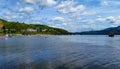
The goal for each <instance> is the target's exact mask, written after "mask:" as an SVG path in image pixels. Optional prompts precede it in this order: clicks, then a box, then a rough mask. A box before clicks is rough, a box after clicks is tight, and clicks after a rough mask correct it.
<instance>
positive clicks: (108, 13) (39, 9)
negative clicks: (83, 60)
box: [0, 0, 120, 32]
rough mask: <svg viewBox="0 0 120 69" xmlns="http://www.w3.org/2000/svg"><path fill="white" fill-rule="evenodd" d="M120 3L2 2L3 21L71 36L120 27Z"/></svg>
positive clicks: (86, 0) (89, 0)
mask: <svg viewBox="0 0 120 69" xmlns="http://www.w3.org/2000/svg"><path fill="white" fill-rule="evenodd" d="M119 8H120V0H0V18H2V19H5V20H8V21H18V22H25V23H28V24H45V25H49V26H52V27H59V28H63V29H66V30H68V31H71V32H81V31H88V30H100V29H104V28H108V27H116V26H119V25H120V9H119Z"/></svg>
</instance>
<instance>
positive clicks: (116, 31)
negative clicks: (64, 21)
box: [74, 26, 120, 35]
mask: <svg viewBox="0 0 120 69" xmlns="http://www.w3.org/2000/svg"><path fill="white" fill-rule="evenodd" d="M110 33H114V34H117V35H120V26H118V27H111V28H107V29H103V30H98V31H86V32H77V33H74V34H81V35H108V34H110Z"/></svg>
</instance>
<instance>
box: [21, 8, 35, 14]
mask: <svg viewBox="0 0 120 69" xmlns="http://www.w3.org/2000/svg"><path fill="white" fill-rule="evenodd" d="M33 10H34V9H33V8H32V7H24V8H20V9H19V12H25V13H29V12H31V11H33Z"/></svg>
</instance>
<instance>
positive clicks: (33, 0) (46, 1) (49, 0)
mask: <svg viewBox="0 0 120 69" xmlns="http://www.w3.org/2000/svg"><path fill="white" fill-rule="evenodd" d="M21 2H23V3H28V4H39V5H41V6H52V5H55V4H56V3H57V2H56V1H55V0H21Z"/></svg>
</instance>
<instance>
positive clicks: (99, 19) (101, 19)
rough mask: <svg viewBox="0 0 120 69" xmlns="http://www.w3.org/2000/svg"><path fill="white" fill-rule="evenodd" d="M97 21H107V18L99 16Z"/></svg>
mask: <svg viewBox="0 0 120 69" xmlns="http://www.w3.org/2000/svg"><path fill="white" fill-rule="evenodd" d="M96 21H98V22H105V21H106V19H105V18H102V17H99V18H97V19H96Z"/></svg>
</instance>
